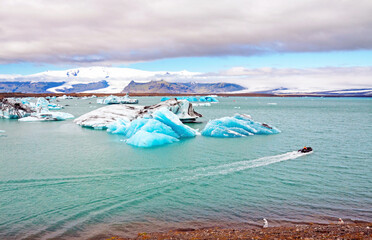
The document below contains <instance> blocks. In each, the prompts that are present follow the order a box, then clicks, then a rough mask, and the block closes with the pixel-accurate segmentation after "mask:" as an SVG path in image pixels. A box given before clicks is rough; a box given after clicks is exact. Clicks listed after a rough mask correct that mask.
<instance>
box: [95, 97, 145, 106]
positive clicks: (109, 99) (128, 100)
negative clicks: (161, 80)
mask: <svg viewBox="0 0 372 240" xmlns="http://www.w3.org/2000/svg"><path fill="white" fill-rule="evenodd" d="M97 103H98V104H107V105H109V104H120V103H123V104H137V103H138V100H137V99H132V98H129V96H128V95H125V96H124V97H118V96H114V95H111V96H108V97H106V98H104V99H97Z"/></svg>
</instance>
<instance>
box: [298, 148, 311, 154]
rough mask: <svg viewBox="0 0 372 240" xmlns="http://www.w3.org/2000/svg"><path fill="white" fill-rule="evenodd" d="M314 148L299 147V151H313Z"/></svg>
mask: <svg viewBox="0 0 372 240" xmlns="http://www.w3.org/2000/svg"><path fill="white" fill-rule="evenodd" d="M312 151H313V149H312V148H311V147H303V148H302V149H299V150H298V152H301V153H308V152H312Z"/></svg>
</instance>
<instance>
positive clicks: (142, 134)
mask: <svg viewBox="0 0 372 240" xmlns="http://www.w3.org/2000/svg"><path fill="white" fill-rule="evenodd" d="M178 141H179V140H178V139H177V138H175V137H172V136H169V135H166V134H163V133H158V132H152V133H150V132H146V131H144V130H139V131H138V132H136V134H134V135H133V136H132V137H131V138H129V139H128V140H127V144H129V145H132V146H136V147H155V146H160V145H164V144H169V143H174V142H178Z"/></svg>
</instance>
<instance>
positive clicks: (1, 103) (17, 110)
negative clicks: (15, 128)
mask: <svg viewBox="0 0 372 240" xmlns="http://www.w3.org/2000/svg"><path fill="white" fill-rule="evenodd" d="M26 103H27V102H26V100H24V101H21V100H16V99H12V98H4V99H0V118H8V119H17V118H22V117H26V116H30V115H31V113H34V112H36V111H35V110H34V109H33V108H32V107H31V106H30V105H28V104H26Z"/></svg>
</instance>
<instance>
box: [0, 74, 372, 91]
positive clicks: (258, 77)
mask: <svg viewBox="0 0 372 240" xmlns="http://www.w3.org/2000/svg"><path fill="white" fill-rule="evenodd" d="M371 76H372V68H368V67H366V68H358V69H354V68H314V69H305V70H302V69H296V70H293V69H273V68H261V69H247V68H232V69H229V70H226V71H221V72H211V73H200V72H189V71H179V72H169V71H143V70H137V69H131V68H114V67H82V68H75V69H69V70H64V71H46V72H41V73H37V74H31V75H1V74H0V92H25V93H45V92H50V93H70V92H89V93H119V92H122V91H123V90H124V88H126V87H127V86H128V85H129V83H131V82H132V81H134V82H135V83H136V84H141V83H149V82H151V81H153V82H155V81H161V80H162V81H164V82H167V83H172V84H170V85H169V86H173V87H175V85H174V83H175V84H177V83H183V85H184V84H185V83H188V84H191V85H190V86H188V85H187V86H188V88H193V87H192V84H196V85H199V86H203V84H211V85H208V87H206V89H209V90H210V91H213V90H214V89H213V86H224V85H225V86H229V85H228V84H235V85H236V87H234V88H233V89H234V90H232V88H225V89H218V91H217V90H216V91H215V92H216V93H217V92H219V93H221V92H224V91H226V92H233V93H269V94H308V93H319V94H325V95H349V96H372V82H371V81H370V79H371ZM216 83H221V84H216ZM222 83H223V84H222ZM213 84H215V85H213ZM179 85H182V84H179ZM235 85H233V86H235ZM238 85H239V86H241V88H240V90H238V89H239V87H237V86H238ZM144 86H146V85H144ZM148 86H149V87H151V86H152V84H148ZM230 86H231V85H230ZM158 87H159V89H164V88H162V87H160V86H158ZM136 88H138V86H136ZM127 89H128V88H127ZM175 89H179V91H180V92H179V93H187V92H182V89H183V88H182V87H180V86H177V87H176V88H175ZM143 91H146V89H143ZM177 91H178V90H177ZM146 92H150V91H146ZM152 92H153V91H152ZM170 92H172V93H174V89H170V90H169V91H168V93H170ZM211 93H213V92H211Z"/></svg>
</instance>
